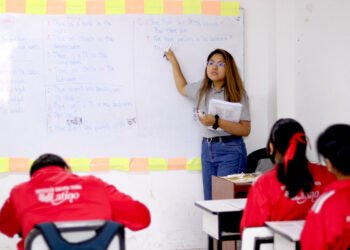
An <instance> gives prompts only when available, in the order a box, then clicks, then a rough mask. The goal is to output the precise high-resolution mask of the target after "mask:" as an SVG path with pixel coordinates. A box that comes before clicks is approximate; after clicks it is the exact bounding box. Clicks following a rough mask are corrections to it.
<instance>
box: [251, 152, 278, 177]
mask: <svg viewBox="0 0 350 250" xmlns="http://www.w3.org/2000/svg"><path fill="white" fill-rule="evenodd" d="M272 167H273V163H272V161H271V160H270V158H269V156H268V154H267V151H266V148H260V149H258V150H255V151H253V152H251V153H250V154H249V155H248V156H247V170H246V173H254V172H256V171H259V172H262V173H264V172H266V171H268V170H270V169H271V168H272Z"/></svg>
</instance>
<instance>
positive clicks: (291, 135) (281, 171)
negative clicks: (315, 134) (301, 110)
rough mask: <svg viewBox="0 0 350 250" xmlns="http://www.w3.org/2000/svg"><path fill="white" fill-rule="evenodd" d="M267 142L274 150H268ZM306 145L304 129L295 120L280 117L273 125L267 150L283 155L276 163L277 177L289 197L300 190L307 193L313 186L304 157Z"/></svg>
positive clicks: (306, 160) (273, 153) (273, 154)
mask: <svg viewBox="0 0 350 250" xmlns="http://www.w3.org/2000/svg"><path fill="white" fill-rule="evenodd" d="M269 143H272V145H273V147H274V152H270V147H269ZM306 146H307V142H306V137H305V132H304V129H303V127H302V126H301V125H300V123H299V122H297V121H296V120H294V119H280V120H278V121H277V122H276V123H275V124H274V125H273V127H272V129H271V133H270V137H269V139H268V142H267V151H268V154H269V155H271V154H272V156H273V157H274V156H275V154H276V150H277V151H278V152H279V153H280V154H282V156H283V158H282V160H281V161H280V162H278V163H277V179H278V181H280V182H281V183H283V184H284V185H285V186H286V191H287V192H288V197H289V198H293V197H294V196H296V195H297V194H298V193H299V191H301V190H302V191H303V192H304V193H309V192H310V191H311V189H312V187H313V186H314V180H313V177H312V175H311V173H310V170H309V167H308V163H309V161H308V159H307V158H306Z"/></svg>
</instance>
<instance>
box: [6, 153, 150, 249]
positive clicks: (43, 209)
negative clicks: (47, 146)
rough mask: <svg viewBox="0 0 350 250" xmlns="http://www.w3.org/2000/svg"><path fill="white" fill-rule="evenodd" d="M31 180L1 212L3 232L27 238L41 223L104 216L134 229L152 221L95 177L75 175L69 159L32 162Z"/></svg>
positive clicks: (47, 157) (48, 157)
mask: <svg viewBox="0 0 350 250" xmlns="http://www.w3.org/2000/svg"><path fill="white" fill-rule="evenodd" d="M30 176H31V178H30V180H29V181H27V182H24V183H22V184H19V185H17V186H15V187H14V188H13V189H12V190H11V193H10V197H9V198H8V199H7V200H6V202H5V204H4V205H3V207H2V209H1V212H0V231H1V232H2V233H4V234H6V235H7V236H10V237H12V236H13V235H15V234H20V235H21V236H22V237H23V238H22V239H23V240H21V241H20V242H19V243H18V249H23V243H24V239H25V238H26V236H27V234H28V233H29V232H30V230H31V229H32V228H33V227H34V226H35V225H36V224H38V223H43V222H52V221H74V220H93V219H104V220H113V221H116V222H119V223H121V224H123V225H125V226H126V227H128V228H130V229H131V230H140V229H143V228H145V227H147V226H148V225H149V224H150V219H151V217H150V212H149V210H148V209H147V207H146V206H145V205H143V204H142V203H140V202H138V201H135V200H133V199H132V198H131V197H130V196H128V195H126V194H123V193H121V192H119V191H118V190H117V189H116V188H115V187H114V186H112V185H109V184H107V183H105V182H103V181H102V180H100V179H98V178H96V177H93V176H84V177H80V176H77V175H75V174H72V173H71V171H70V169H69V167H68V165H67V164H66V162H65V161H64V160H63V159H62V158H61V157H59V156H57V155H53V154H44V155H41V156H40V157H39V158H38V159H36V160H35V161H34V162H33V165H32V166H31V169H30Z"/></svg>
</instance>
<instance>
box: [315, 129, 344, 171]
mask: <svg viewBox="0 0 350 250" xmlns="http://www.w3.org/2000/svg"><path fill="white" fill-rule="evenodd" d="M317 151H318V153H319V154H320V155H322V156H323V157H324V158H327V159H328V160H329V161H330V162H331V163H332V165H333V167H334V168H336V169H337V170H338V171H339V172H340V173H341V174H343V175H350V126H349V125H347V124H335V125H332V126H330V127H328V128H327V129H326V130H325V131H324V132H323V133H321V134H320V136H319V137H318V139H317Z"/></svg>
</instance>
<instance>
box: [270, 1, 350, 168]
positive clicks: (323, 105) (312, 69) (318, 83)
mask: <svg viewBox="0 0 350 250" xmlns="http://www.w3.org/2000/svg"><path fill="white" fill-rule="evenodd" d="M277 5H278V10H277V11H276V16H277V18H278V19H277V20H276V25H277V26H278V27H280V28H279V29H278V32H277V36H278V37H279V38H278V39H279V40H280V41H281V42H279V43H278V44H279V45H280V46H281V47H283V49H281V50H280V51H279V50H277V51H276V53H277V67H276V74H277V82H276V83H277V84H276V89H277V93H278V94H277V117H286V116H292V117H295V118H296V119H298V120H299V121H300V122H301V123H302V124H303V126H304V128H305V130H306V132H307V133H308V135H309V139H310V144H311V148H310V150H309V156H310V159H311V160H313V161H318V157H317V154H316V152H315V141H316V139H317V136H318V135H319V133H320V132H322V131H323V130H324V129H325V128H326V127H327V126H329V125H330V124H334V123H350V113H349V112H348V107H349V104H350V101H349V98H348V97H347V94H348V93H349V91H350V84H349V80H350V77H349V69H348V65H349V60H350V59H349V58H350V45H349V44H350V26H349V23H350V16H349V15H348V11H347V10H348V9H349V8H350V2H349V1H346V0H337V1H331V0H321V1H320V0H311V1H310V0H307V1H306V0H305V1H300V0H297V1H295V0H294V1H288V0H287V1H281V2H278V4H277ZM282 26H283V27H282ZM282 34H283V35H285V37H284V38H283V36H282ZM287 39H288V40H287Z"/></svg>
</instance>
